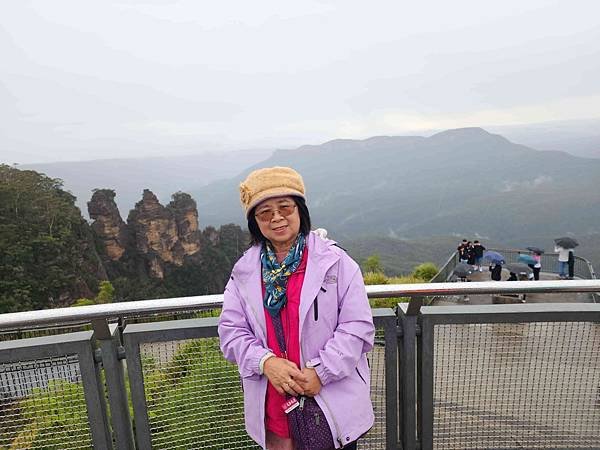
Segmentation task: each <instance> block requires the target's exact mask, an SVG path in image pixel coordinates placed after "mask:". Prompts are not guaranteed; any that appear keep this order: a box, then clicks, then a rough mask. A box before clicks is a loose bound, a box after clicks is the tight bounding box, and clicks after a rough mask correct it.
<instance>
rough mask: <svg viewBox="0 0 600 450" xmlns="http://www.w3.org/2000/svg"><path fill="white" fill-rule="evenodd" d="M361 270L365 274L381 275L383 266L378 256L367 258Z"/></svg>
mask: <svg viewBox="0 0 600 450" xmlns="http://www.w3.org/2000/svg"><path fill="white" fill-rule="evenodd" d="M363 270H364V271H365V272H375V273H383V266H382V265H381V261H380V259H379V255H378V254H374V255H371V256H369V257H368V258H367V259H366V260H365V262H364V263H363Z"/></svg>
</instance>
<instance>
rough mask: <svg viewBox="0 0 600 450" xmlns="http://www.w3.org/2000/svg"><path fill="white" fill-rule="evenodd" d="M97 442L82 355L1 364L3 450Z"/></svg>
mask: <svg viewBox="0 0 600 450" xmlns="http://www.w3.org/2000/svg"><path fill="white" fill-rule="evenodd" d="M91 447H92V441H91V434H90V427H89V421H88V416H87V408H86V403H85V398H84V389H83V386H82V380H81V373H80V370H79V361H78V358H77V357H76V356H64V357H53V358H48V359H43V360H34V361H22V362H13V363H3V364H0V449H11V450H13V449H15V450H16V449H49V450H50V449H55V450H63V449H64V450H67V449H89V448H91Z"/></svg>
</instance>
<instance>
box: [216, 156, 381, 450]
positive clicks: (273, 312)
mask: <svg viewBox="0 0 600 450" xmlns="http://www.w3.org/2000/svg"><path fill="white" fill-rule="evenodd" d="M240 194H241V201H242V205H243V207H244V209H245V212H246V218H247V219H248V230H249V231H250V234H251V236H252V243H253V245H252V247H250V249H249V250H248V251H246V253H245V254H244V255H243V256H242V257H241V258H240V260H239V261H238V262H237V263H236V265H235V267H234V268H233V271H232V274H231V279H230V280H229V283H228V284H227V286H226V288H225V293H224V301H223V311H222V313H221V317H220V319H219V337H220V342H221V350H222V351H223V354H224V356H225V358H226V359H228V360H229V361H232V362H235V363H236V364H237V365H238V367H239V371H240V375H241V377H242V385H243V390H244V409H245V421H246V430H247V431H248V434H249V435H250V436H251V437H252V438H253V439H254V440H255V441H256V442H257V443H258V444H260V445H261V446H262V447H263V448H268V449H269V450H279V449H289V450H291V449H294V448H310V447H311V446H313V447H315V446H316V445H317V444H316V443H313V444H310V445H309V444H307V443H306V442H300V441H302V440H303V439H304V438H303V437H302V433H300V431H299V427H298V419H297V417H298V415H297V414H304V411H308V406H309V405H312V406H311V407H312V408H313V409H311V411H315V412H314V418H315V420H313V421H312V422H310V421H309V422H310V424H309V425H308V428H309V430H308V432H309V435H311V436H312V437H315V436H316V437H317V438H318V439H321V440H322V441H324V442H325V441H326V442H327V444H322V443H321V442H319V447H320V448H331V449H333V448H342V447H344V448H350V449H352V448H356V440H357V439H358V438H359V437H360V436H362V435H363V434H365V433H366V432H367V431H368V430H369V429H370V428H371V427H372V426H373V422H374V416H373V408H372V405H371V399H370V392H369V390H370V389H369V385H370V376H369V366H368V362H367V358H366V353H367V352H368V351H370V350H371V349H372V348H373V339H374V335H375V329H374V326H373V319H372V315H371V309H370V307H369V303H368V299H367V295H366V291H365V287H364V283H363V279H362V274H361V272H360V269H359V267H358V265H357V264H356V263H355V262H354V261H353V260H352V259H351V258H350V257H349V256H348V255H347V254H346V252H344V251H343V250H342V249H341V248H339V247H337V246H336V245H335V243H334V242H333V241H330V240H324V239H322V238H320V237H319V236H317V235H316V234H315V233H313V232H311V231H310V215H309V213H308V209H307V207H306V203H305V195H304V183H303V181H302V177H301V176H300V175H299V174H298V173H297V172H296V171H294V170H293V169H291V168H287V167H272V168H267V169H260V170H256V171H254V172H252V173H251V174H250V175H248V178H247V179H246V180H245V181H244V182H243V183H242V184H241V185H240ZM282 347H283V348H282ZM314 408H316V409H314ZM284 409H285V410H286V411H287V412H286V411H284ZM290 409H291V410H290ZM311 414H313V413H311ZM312 417H313V416H312V415H311V418H312ZM319 417H323V420H319ZM324 423H325V424H326V426H324V428H325V432H324V433H323V432H322V430H321V429H319V428H318V427H319V425H321V426H323V425H324ZM325 435H326V436H325ZM322 436H323V437H322ZM323 445H324V446H323Z"/></svg>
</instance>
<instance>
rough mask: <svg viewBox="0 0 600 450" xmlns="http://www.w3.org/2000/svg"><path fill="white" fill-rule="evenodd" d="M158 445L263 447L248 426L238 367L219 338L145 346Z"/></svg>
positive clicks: (148, 392) (154, 444)
mask: <svg viewBox="0 0 600 450" xmlns="http://www.w3.org/2000/svg"><path fill="white" fill-rule="evenodd" d="M140 354H141V358H142V370H143V374H144V386H145V395H146V402H147V405H148V417H149V420H150V432H151V439H152V448H153V449H190V448H203V449H224V448H227V449H243V448H258V447H257V446H256V444H254V443H253V441H252V440H251V439H250V438H249V437H248V436H247V434H246V433H245V429H244V410H243V403H244V400H243V395H242V390H241V385H240V378H239V374H238V371H237V368H236V367H235V366H234V365H233V364H230V363H228V362H227V361H225V360H224V359H223V357H222V354H221V351H220V349H219V343H218V338H202V339H192V340H184V341H168V342H160V343H146V344H142V345H141V346H140Z"/></svg>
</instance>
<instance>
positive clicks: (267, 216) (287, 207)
mask: <svg viewBox="0 0 600 450" xmlns="http://www.w3.org/2000/svg"><path fill="white" fill-rule="evenodd" d="M294 209H296V204H295V203H290V204H287V203H286V204H283V205H279V207H277V208H275V209H264V210H262V211H261V212H259V213H258V214H254V217H256V218H257V219H258V220H260V221H261V222H270V221H271V220H272V219H273V217H274V216H275V212H276V211H279V214H281V215H282V216H283V217H287V216H289V215H291V214H293V213H294Z"/></svg>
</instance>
